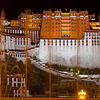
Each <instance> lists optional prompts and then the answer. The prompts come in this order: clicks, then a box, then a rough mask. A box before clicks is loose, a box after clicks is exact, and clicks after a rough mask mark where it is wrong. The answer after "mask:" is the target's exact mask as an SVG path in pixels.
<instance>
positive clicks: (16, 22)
mask: <svg viewBox="0 0 100 100" xmlns="http://www.w3.org/2000/svg"><path fill="white" fill-rule="evenodd" d="M10 26H11V27H19V26H20V21H19V20H11V22H10Z"/></svg>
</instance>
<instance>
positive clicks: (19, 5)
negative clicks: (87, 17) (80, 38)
mask: <svg viewBox="0 0 100 100" xmlns="http://www.w3.org/2000/svg"><path fill="white" fill-rule="evenodd" d="M95 1H97V2H95ZM1 8H4V10H5V16H6V19H8V20H11V19H18V15H19V14H20V13H21V11H22V12H24V9H27V8H29V9H31V10H32V11H33V13H37V12H38V13H42V12H43V10H44V9H45V10H48V9H49V8H52V10H54V9H55V8H56V9H60V8H61V9H62V11H63V12H65V8H67V9H68V11H69V10H70V9H77V10H78V9H79V8H80V9H81V10H86V9H87V10H88V11H89V13H90V14H91V13H96V15H97V16H98V14H99V10H100V4H99V0H91V1H90V0H0V10H1Z"/></svg>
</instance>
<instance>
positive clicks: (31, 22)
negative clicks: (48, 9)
mask: <svg viewBox="0 0 100 100" xmlns="http://www.w3.org/2000/svg"><path fill="white" fill-rule="evenodd" d="M22 22H23V23H25V20H23V21H22ZM29 22H31V23H33V20H31V21H29ZM34 23H35V24H36V23H39V24H40V23H41V21H34Z"/></svg>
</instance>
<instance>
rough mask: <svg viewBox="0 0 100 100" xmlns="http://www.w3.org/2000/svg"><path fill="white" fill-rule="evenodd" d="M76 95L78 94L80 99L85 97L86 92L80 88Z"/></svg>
mask: <svg viewBox="0 0 100 100" xmlns="http://www.w3.org/2000/svg"><path fill="white" fill-rule="evenodd" d="M78 95H79V98H80V99H85V96H86V92H84V91H83V90H81V92H79V93H78Z"/></svg>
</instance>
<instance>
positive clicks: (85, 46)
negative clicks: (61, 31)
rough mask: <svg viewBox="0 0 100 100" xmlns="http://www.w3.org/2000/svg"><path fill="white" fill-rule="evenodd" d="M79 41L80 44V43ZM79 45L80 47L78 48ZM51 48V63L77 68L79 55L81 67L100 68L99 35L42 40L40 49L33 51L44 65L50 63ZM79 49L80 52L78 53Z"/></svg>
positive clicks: (86, 34) (87, 34) (89, 34)
mask: <svg viewBox="0 0 100 100" xmlns="http://www.w3.org/2000/svg"><path fill="white" fill-rule="evenodd" d="M78 41H79V42H78ZM78 43H79V46H78ZM50 46H51V63H52V64H59V65H65V66H68V67H76V66H77V55H79V61H78V62H79V66H80V67H85V68H87V67H88V68H95V67H100V40H99V33H96V32H94V33H86V32H85V33H84V39H80V40H75V39H69V40H68V39H49V40H47V39H40V47H39V49H35V50H34V51H33V53H34V54H33V55H35V56H37V58H39V59H40V60H41V61H43V62H44V63H47V62H49V50H50V49H49V48H50ZM77 48H78V52H77Z"/></svg>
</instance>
